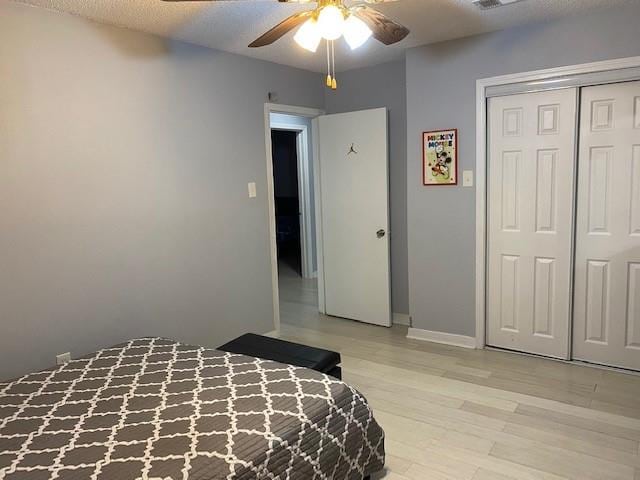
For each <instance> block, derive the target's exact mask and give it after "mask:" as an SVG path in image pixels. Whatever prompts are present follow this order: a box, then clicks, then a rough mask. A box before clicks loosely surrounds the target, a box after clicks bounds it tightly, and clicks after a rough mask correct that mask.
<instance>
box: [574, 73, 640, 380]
mask: <svg viewBox="0 0 640 480" xmlns="http://www.w3.org/2000/svg"><path fill="white" fill-rule="evenodd" d="M576 229H577V230H576V269H575V302H574V333H573V349H574V355H573V356H574V358H576V359H579V360H586V361H590V362H595V363H601V364H606V365H613V366H618V367H623V368H631V369H635V370H640V82H631V83H620V84H613V85H602V86H597V87H588V88H584V89H583V90H582V106H581V118H580V154H579V161H578V213H577V226H576Z"/></svg>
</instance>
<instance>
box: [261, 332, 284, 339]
mask: <svg viewBox="0 0 640 480" xmlns="http://www.w3.org/2000/svg"><path fill="white" fill-rule="evenodd" d="M262 335H264V336H265V337H273V338H277V337H278V336H279V335H280V330H271V331H270V332H267V333H263V334H262Z"/></svg>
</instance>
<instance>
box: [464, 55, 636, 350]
mask: <svg viewBox="0 0 640 480" xmlns="http://www.w3.org/2000/svg"><path fill="white" fill-rule="evenodd" d="M637 68H640V56H639V57H628V58H618V59H613V60H605V61H599V62H591V63H583V64H578V65H571V66H565V67H555V68H548V69H543V70H534V71H529V72H521V73H514V74H508V75H499V76H495V77H489V78H481V79H479V80H477V81H476V265H475V267H476V275H475V276H476V278H475V284H476V288H475V294H476V313H475V314H476V348H484V347H485V346H486V329H487V325H486V321H487V319H486V294H487V292H486V276H487V176H486V173H487V159H488V154H487V133H488V132H487V99H488V98H489V97H490V96H492V95H489V93H488V89H490V88H492V87H503V86H509V85H513V86H514V87H515V86H517V84H520V85H519V88H514V89H513V91H511V92H509V89H505V90H504V92H505V93H502V95H508V94H519V93H526V92H534V91H535V92H539V91H545V90H556V89H560V88H569V87H571V88H572V87H575V86H576V84H574V83H572V79H571V76H579V75H588V74H596V73H601V74H603V75H602V76H600V77H599V79H597V80H595V79H594V81H593V83H592V84H594V85H595V84H599V83H602V82H607V81H609V82H614V81H616V79H617V81H620V80H619V79H620V72H624V71H625V69H637ZM630 76H631V77H632V78H633V77H635V76H638V79H640V75H638V74H637V73H636V72H633V73H631V75H630ZM608 78H609V80H608ZM625 79H626V80H630V79H631V78H627V77H625ZM587 85H588V83H586V84H582V85H581V86H587ZM570 341H571V340H570Z"/></svg>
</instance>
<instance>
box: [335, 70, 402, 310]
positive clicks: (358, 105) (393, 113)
mask: <svg viewBox="0 0 640 480" xmlns="http://www.w3.org/2000/svg"><path fill="white" fill-rule="evenodd" d="M338 85H339V86H338V90H336V91H333V90H329V89H326V90H325V92H326V93H325V99H326V100H325V105H326V110H327V113H342V112H349V111H353V110H364V109H369V108H379V107H387V109H388V110H389V162H390V170H389V182H390V205H389V207H390V213H391V216H390V222H391V293H392V299H391V300H392V308H393V311H394V312H396V313H405V314H406V313H409V293H408V292H409V288H408V273H407V262H408V260H407V259H408V256H407V143H406V138H407V115H406V111H407V103H406V82H405V64H404V60H402V61H397V62H391V63H384V64H381V65H376V66H373V67H368V68H361V69H357V70H351V71H348V72H344V73H339V74H338Z"/></svg>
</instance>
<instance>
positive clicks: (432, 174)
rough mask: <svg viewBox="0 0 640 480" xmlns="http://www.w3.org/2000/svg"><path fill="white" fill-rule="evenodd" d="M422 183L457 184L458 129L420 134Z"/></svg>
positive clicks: (433, 184)
mask: <svg viewBox="0 0 640 480" xmlns="http://www.w3.org/2000/svg"><path fill="white" fill-rule="evenodd" d="M422 183H423V185H425V186H437V185H457V184H458V129H457V128H450V129H447V130H433V131H429V132H422Z"/></svg>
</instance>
